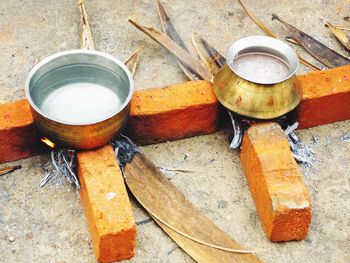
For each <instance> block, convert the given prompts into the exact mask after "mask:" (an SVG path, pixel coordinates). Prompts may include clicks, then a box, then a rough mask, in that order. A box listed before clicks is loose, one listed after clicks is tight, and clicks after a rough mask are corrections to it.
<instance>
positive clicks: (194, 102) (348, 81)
mask: <svg viewBox="0 0 350 263" xmlns="http://www.w3.org/2000/svg"><path fill="white" fill-rule="evenodd" d="M298 78H299V80H300V82H301V86H302V88H303V93H304V95H303V99H302V102H301V104H300V107H299V123H300V125H299V128H300V129H303V128H308V127H313V126H317V125H322V124H328V123H332V122H336V121H341V120H346V119H350V109H349V108H350V107H349V105H350V66H344V67H340V68H335V69H330V70H324V71H317V72H311V73H308V74H305V75H302V76H299V77H298ZM219 108H220V107H219V103H218V101H217V99H216V98H215V95H214V93H213V91H212V85H211V83H210V82H207V81H198V82H194V81H190V82H185V83H182V84H176V85H170V86H167V87H165V88H152V89H146V90H140V91H136V92H135V94H134V97H133V99H132V101H131V116H130V121H129V123H128V127H127V132H128V135H129V136H130V137H132V138H133V139H134V140H135V141H136V142H137V143H139V144H150V143H156V142H164V141H167V140H178V139H183V138H186V137H190V136H195V135H199V134H209V133H213V132H215V131H217V129H218V124H219V122H220V118H219V115H220V113H219V111H220V110H219ZM37 141H38V135H37V133H36V129H35V127H34V125H33V119H32V117H31V115H30V110H29V106H28V104H27V103H26V101H25V100H20V101H16V102H11V103H5V104H0V142H1V143H0V163H4V162H8V161H14V160H19V159H22V158H26V157H30V156H33V155H36V154H37V153H38V144H39V143H38V142H37Z"/></svg>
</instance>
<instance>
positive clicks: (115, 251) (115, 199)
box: [78, 146, 136, 262]
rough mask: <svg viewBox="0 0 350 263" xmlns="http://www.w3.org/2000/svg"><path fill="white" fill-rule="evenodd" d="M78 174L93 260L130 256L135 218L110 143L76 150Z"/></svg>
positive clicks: (133, 244) (132, 248)
mask: <svg viewBox="0 0 350 263" xmlns="http://www.w3.org/2000/svg"><path fill="white" fill-rule="evenodd" d="M78 176H79V180H80V183H81V191H80V196H81V199H82V202H83V205H84V209H85V214H86V218H87V222H88V226H89V230H90V234H91V239H92V244H93V247H94V251H95V254H96V258H97V260H98V261H99V262H113V261H117V260H122V259H127V258H131V257H132V256H133V255H134V248H135V245H136V226H135V220H134V217H133V213H132V210H131V204H130V201H129V197H128V193H127V191H126V188H125V185H124V178H123V176H122V174H121V171H120V169H119V165H118V161H117V160H116V158H115V155H114V151H113V149H112V147H111V146H105V147H103V148H100V149H97V150H94V151H86V152H80V153H78Z"/></svg>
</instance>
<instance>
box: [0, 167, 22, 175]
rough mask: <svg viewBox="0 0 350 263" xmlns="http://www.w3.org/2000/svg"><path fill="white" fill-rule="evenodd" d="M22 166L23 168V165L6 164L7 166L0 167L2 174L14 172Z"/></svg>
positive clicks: (0, 173)
mask: <svg viewBox="0 0 350 263" xmlns="http://www.w3.org/2000/svg"><path fill="white" fill-rule="evenodd" d="M21 168H22V166H21V165H14V166H5V167H3V168H1V169H0V176H2V175H5V174H8V173H12V172H13V171H15V170H18V169H21Z"/></svg>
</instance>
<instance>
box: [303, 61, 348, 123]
mask: <svg viewBox="0 0 350 263" xmlns="http://www.w3.org/2000/svg"><path fill="white" fill-rule="evenodd" d="M298 79H299V81H300V83H301V87H302V89H303V99H302V102H301V104H300V106H299V129H304V128H309V127H314V126H319V125H323V124H329V123H333V122H336V121H343V120H347V119H350V65H349V66H344V67H339V68H334V69H329V70H322V71H314V72H311V73H308V74H305V75H301V76H299V77H298Z"/></svg>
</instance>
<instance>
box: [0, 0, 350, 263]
mask: <svg viewBox="0 0 350 263" xmlns="http://www.w3.org/2000/svg"><path fill="white" fill-rule="evenodd" d="M163 2H164V4H165V6H166V8H167V10H168V12H169V14H170V15H171V17H172V18H173V19H174V21H175V25H176V27H177V29H178V31H179V33H180V34H181V35H182V36H183V38H184V40H185V42H186V43H187V44H188V46H189V47H190V49H191V50H193V49H192V46H191V43H190V38H191V35H192V33H194V32H197V33H199V34H200V35H202V36H203V37H204V38H205V39H207V40H208V41H209V42H210V43H212V44H213V45H214V46H215V47H217V48H218V49H219V50H220V51H221V52H222V53H225V51H226V49H227V48H228V47H229V45H230V43H232V42H233V41H234V40H237V39H239V38H241V37H244V36H248V35H263V33H262V32H261V31H260V29H259V28H258V27H257V26H256V25H255V24H254V23H253V22H252V21H251V20H250V19H249V18H248V17H247V16H246V14H245V12H244V11H243V9H242V8H241V7H240V5H239V4H238V2H237V1H234V0H220V1H213V0H210V1H209V0H201V1H180V0H172V1H170V0H169V1H163ZM246 2H247V4H248V5H249V6H250V7H251V8H252V9H254V11H255V14H256V15H257V16H259V17H260V18H261V19H262V20H263V21H264V22H265V23H266V24H267V25H268V26H269V27H270V28H271V29H272V30H273V31H274V32H276V33H277V34H278V35H280V36H281V37H283V36H285V35H286V32H285V31H284V29H283V27H282V26H281V25H280V24H279V23H278V22H275V21H271V19H270V18H271V14H272V13H276V14H278V15H279V16H281V17H282V18H284V19H285V20H286V21H288V22H290V23H291V24H293V25H295V26H297V27H299V28H300V29H302V30H304V31H306V32H308V33H310V34H311V35H313V36H314V37H316V38H318V39H319V40H321V41H322V42H323V43H325V44H327V45H329V46H332V47H333V48H334V49H336V50H337V51H339V52H341V53H343V54H344V55H348V54H347V53H346V52H345V51H344V49H343V48H342V47H341V46H340V45H339V44H338V42H337V41H336V40H335V39H334V38H333V37H332V36H330V33H329V31H328V29H327V28H325V27H324V24H325V22H326V21H331V22H333V23H335V24H343V25H347V26H350V25H349V21H348V20H349V19H348V18H349V16H348V15H349V13H350V3H349V1H340V0H339V1H335V0H333V1H332V0H329V1H328V0H322V1H321V0H318V1H316V0H311V1H278V2H277V1H272V0H268V1H254V0H249V1H248V0H247V1H246ZM75 5H76V2H75V1H73V0H61V1H53V0H50V1H42V0H37V1H20V0H13V1H0V32H1V34H0V54H1V56H0V62H1V65H2V70H1V71H0V87H1V90H0V102H6V101H11V100H16V99H19V98H23V97H24V91H23V85H24V80H25V77H26V75H27V73H28V72H29V70H30V69H31V68H32V67H33V65H34V64H35V63H36V62H37V61H38V60H39V59H42V58H44V57H46V56H48V55H50V54H52V53H55V52H57V51H61V50H68V49H75V48H79V28H78V22H79V11H78V8H77V7H76V6H75ZM86 8H87V12H88V14H89V16H90V22H91V25H92V30H93V36H94V40H95V46H96V49H98V50H101V51H105V52H108V53H110V54H113V55H115V56H116V57H118V58H119V59H121V60H125V59H126V58H127V57H128V56H129V55H130V54H131V53H132V52H133V51H134V50H135V49H136V48H137V47H138V46H139V45H141V44H143V45H145V48H144V51H143V53H142V58H141V62H140V65H139V68H138V71H137V74H136V77H135V81H136V88H137V89H143V88H149V87H158V86H164V85H167V84H173V83H177V82H183V81H185V80H186V77H185V76H184V75H183V74H182V73H181V71H180V70H179V68H178V66H177V64H176V63H175V60H174V59H173V57H172V56H171V55H169V54H168V53H167V52H166V51H164V50H163V49H162V48H160V47H159V46H158V45H157V44H156V43H155V42H153V41H152V40H149V39H148V38H147V37H145V36H144V35H143V34H142V33H140V32H139V31H137V30H136V29H135V28H133V27H132V26H131V25H130V24H128V22H127V18H128V17H132V18H134V19H135V20H137V21H139V22H142V23H143V24H145V25H149V26H155V27H158V28H159V19H158V17H157V9H156V4H155V1H153V0H152V1H151V0H144V1H141V0H134V1H129V0H120V1H113V0H100V1H98V0H90V1H87V3H86ZM293 48H295V49H296V50H299V48H298V47H295V46H293ZM299 51H300V50H299ZM300 53H302V54H303V55H304V56H305V57H307V58H308V59H310V60H311V61H313V60H312V59H311V58H310V57H309V56H308V55H307V54H305V53H304V52H300ZM307 70H308V69H306V68H305V67H303V66H300V68H299V73H300V72H306V71H307ZM227 133H228V132H227V131H222V132H218V133H216V134H213V135H207V136H199V137H196V138H190V139H185V140H181V141H176V142H169V143H163V144H158V145H151V146H146V147H142V150H143V151H144V152H145V153H146V154H147V155H148V156H149V157H150V158H151V160H153V161H154V162H155V163H156V164H157V165H158V166H159V167H165V168H170V169H189V170H191V171H192V172H191V173H181V172H171V173H169V174H168V176H169V178H170V180H171V181H172V182H173V183H174V184H175V185H176V186H178V187H179V189H181V190H182V191H183V192H184V193H185V195H186V196H187V197H188V198H189V200H190V201H192V202H193V203H194V204H195V205H196V206H197V207H199V208H200V209H201V210H202V211H203V212H204V213H205V214H206V215H207V216H208V217H209V218H211V219H212V220H213V221H214V222H215V223H216V224H217V225H218V226H220V228H222V229H223V230H225V231H226V232H227V233H228V234H229V235H230V236H231V237H232V238H234V239H235V240H236V241H238V242H240V243H241V244H242V245H244V246H245V247H246V248H248V249H266V251H265V252H263V253H261V254H259V255H260V256H261V258H262V259H263V260H264V261H265V262H271V263H272V262H273V263H275V262H288V263H289V262H310V263H311V262H320V263H321V262H350V252H349V248H350V213H349V211H350V201H349V200H350V178H349V168H350V154H349V153H350V141H349V140H346V138H344V137H343V136H344V135H349V134H350V121H345V122H340V123H336V124H332V125H326V126H322V127H317V128H313V129H308V130H303V131H299V132H298V135H299V136H300V137H301V138H302V139H303V141H304V142H306V143H312V144H313V148H314V150H315V152H316V157H317V158H318V161H317V162H316V163H315V165H314V167H312V168H305V167H302V166H301V169H302V172H303V174H304V175H305V181H306V184H307V186H308V188H309V190H310V195H311V198H312V202H313V220H312V224H311V227H310V231H309V235H308V237H307V239H306V240H305V241H300V242H286V243H280V244H274V243H271V242H269V241H268V240H267V239H266V237H265V234H264V232H263V229H262V226H261V224H260V221H259V218H258V216H257V213H256V210H255V206H254V203H253V200H252V198H251V195H250V192H249V189H248V186H247V182H246V179H245V177H244V174H243V172H242V167H241V164H240V160H239V155H238V152H236V151H231V150H229V149H228V141H227ZM342 137H343V139H342ZM0 143H1V142H0ZM47 161H48V156H47V155H43V156H38V157H34V158H30V159H26V160H22V161H18V162H15V163H16V164H17V163H18V164H21V165H22V166H23V169H21V170H18V171H15V172H13V173H11V174H8V175H5V176H2V177H0V256H1V261H2V262H95V256H94V254H93V251H92V246H91V241H90V237H89V233H88V231H87V226H86V220H85V216H84V213H83V210H82V206H81V203H80V200H79V196H78V195H77V194H76V193H75V192H74V191H73V190H72V189H71V188H69V187H68V186H64V187H62V186H59V185H51V186H48V187H45V188H40V187H39V181H40V179H41V178H42V177H43V176H44V175H45V174H46V171H47V169H48V167H47V165H45V164H46V163H47ZM2 166H3V165H2ZM133 208H134V212H135V218H136V221H137V222H138V226H137V230H138V232H137V248H136V251H135V257H134V258H133V259H132V260H130V262H193V261H192V259H191V258H190V257H189V256H187V254H185V253H183V252H182V250H181V249H180V248H178V247H177V245H176V244H175V243H174V242H172V241H171V239H169V238H168V237H167V236H166V235H165V234H164V233H163V232H162V230H160V229H159V228H158V227H157V226H156V225H155V223H154V222H153V221H151V220H148V219H149V216H148V215H147V214H146V213H144V212H143V210H142V208H140V207H139V206H138V205H137V204H136V203H135V202H134V201H133ZM184 220H186V219H184Z"/></svg>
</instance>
